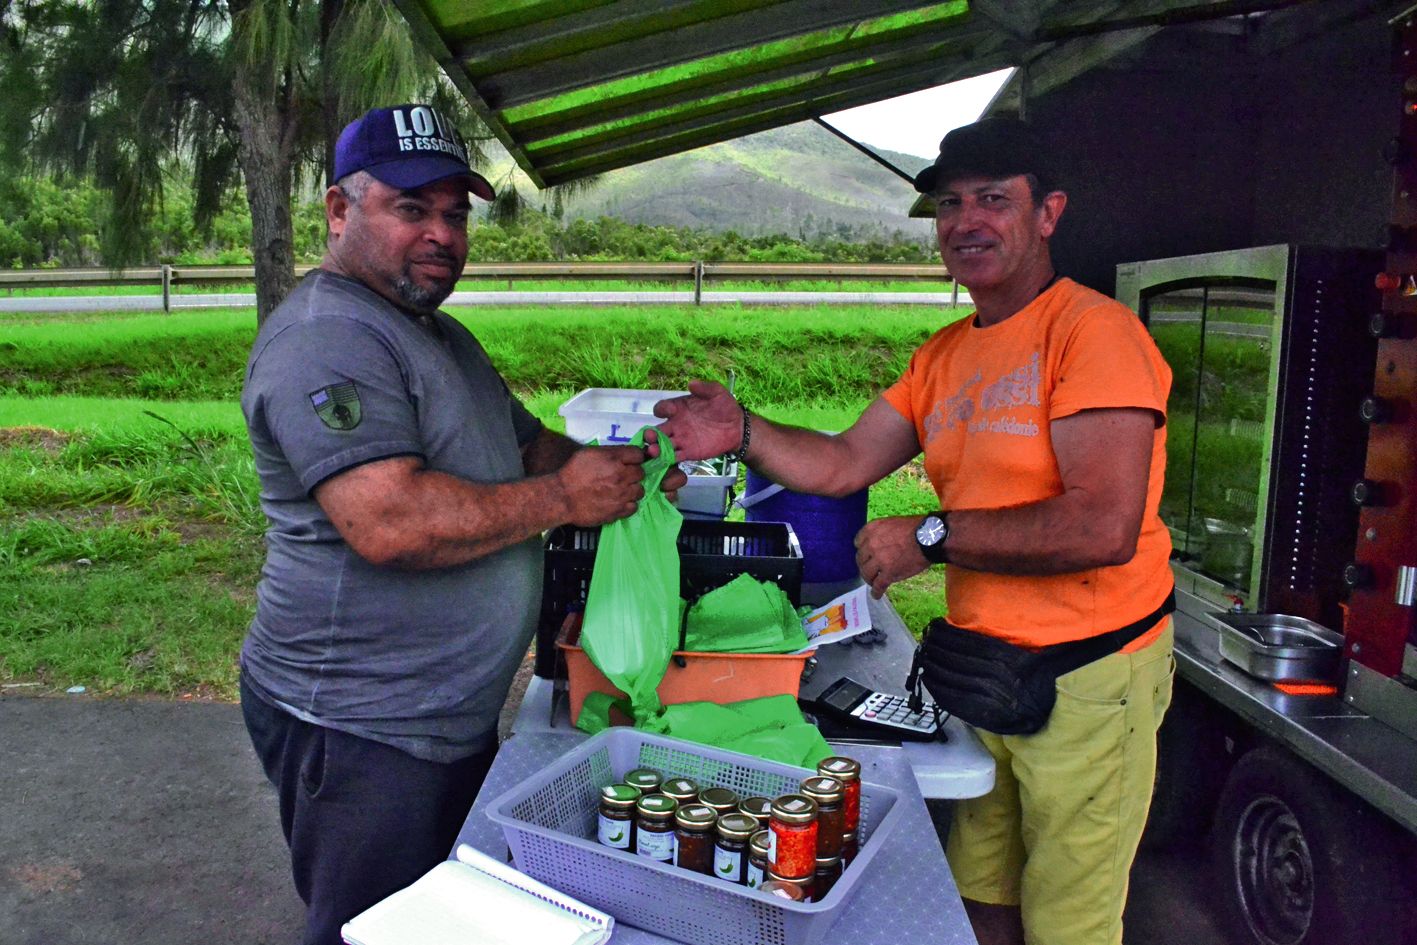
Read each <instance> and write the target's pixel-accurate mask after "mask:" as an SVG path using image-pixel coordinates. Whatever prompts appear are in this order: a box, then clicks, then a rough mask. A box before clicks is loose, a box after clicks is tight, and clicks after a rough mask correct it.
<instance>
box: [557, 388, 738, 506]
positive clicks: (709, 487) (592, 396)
mask: <svg viewBox="0 0 1417 945" xmlns="http://www.w3.org/2000/svg"><path fill="white" fill-rule="evenodd" d="M686 393H688V391H681V390H631V389H629V388H624V387H591V388H588V389H586V390H583V391H581V392H580V393H579V394H577V395H576V396H574V397H572V398H571V399H570V400H568V401H566V402H565V403H564V404H562V405H561V407H560V410H559V411H557V412H558V413H560V414H561V416H563V417H565V418H566V435H567V436H569V437H570V438H571V439H573V440H578V441H580V442H581V443H589V442H590V441H591V440H596V441H597V442H599V443H600V444H601V445H602V446H608V445H610V444H612V443H628V442H630V439H631V437H633V436H634V435H635V434H636V433H637V432H638V431H639V429H640V427H643V426H646V425H658V424H659V423H661V422H662V421H661V420H660V419H659V418H658V417H656V416H655V415H654V405H655V403H657V402H658V401H661V400H664V399H665V398H666V397H680V396H683V395H684V394H686ZM684 471H685V472H689V470H687V469H685V470H684ZM737 481H738V464H737V463H733V464H731V465H730V466H729V467H728V469H727V470H726V471H725V472H724V473H723V474H722V475H690V476H689V482H688V484H687V485H685V486H684V488H682V489H680V490H679V501H678V502H677V503H675V504H676V505H677V506H678V508H679V511H681V512H683V513H684V514H685V515H687V516H689V517H691V518H714V519H721V518H723V517H724V515H725V514H726V513H727V511H728V501H729V498H730V492H731V490H732V489H733V486H734V484H735V483H736V482H737Z"/></svg>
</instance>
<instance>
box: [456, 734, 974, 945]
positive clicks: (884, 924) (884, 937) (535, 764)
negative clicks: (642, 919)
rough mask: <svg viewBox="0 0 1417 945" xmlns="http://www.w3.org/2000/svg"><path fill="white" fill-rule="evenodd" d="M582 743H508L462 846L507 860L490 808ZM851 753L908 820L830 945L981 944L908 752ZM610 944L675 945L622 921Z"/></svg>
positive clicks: (548, 738) (571, 737)
mask: <svg viewBox="0 0 1417 945" xmlns="http://www.w3.org/2000/svg"><path fill="white" fill-rule="evenodd" d="M585 737H586V736H584V735H582V734H581V733H579V732H574V731H573V730H569V729H568V730H566V734H560V733H554V734H553V733H550V732H538V733H529V732H523V733H520V734H515V735H513V736H512V737H511V738H510V739H508V740H507V741H506V742H505V743H504V744H503V745H502V748H501V750H500V751H498V753H497V760H496V762H495V763H494V764H493V765H492V770H491V772H489V774H488V776H487V781H486V783H484V784H483V786H482V791H481V793H480V794H479V795H478V797H477V803H475V804H474V805H473V807H472V810H471V812H469V814H468V816H467V820H466V821H465V822H464V823H463V827H462V831H461V832H460V833H459V834H458V842H459V843H467V844H469V845H471V846H473V847H475V848H476V849H478V850H481V851H482V852H484V853H486V854H488V855H489V856H493V857H496V858H498V859H502V860H505V859H506V858H507V856H508V853H507V844H506V842H505V840H504V839H503V836H502V832H501V829H500V828H499V827H498V826H497V825H496V824H494V823H492V821H491V820H489V819H488V817H487V816H486V813H485V810H486V807H487V804H488V802H489V801H490V800H492V799H493V798H496V797H498V796H500V795H501V794H502V793H503V792H505V791H508V790H510V789H511V788H513V787H515V786H516V785H517V784H518V783H519V782H520V781H522V780H524V779H525V778H527V777H529V776H531V775H532V774H533V773H535V772H536V771H538V770H540V769H541V768H542V767H543V766H544V765H546V764H548V763H550V762H551V761H552V760H553V759H555V758H558V757H559V756H561V755H562V754H563V753H565V752H567V751H569V750H571V749H572V748H574V747H575V746H576V745H578V744H579V743H580V741H581V740H582V739H584V738H585ZM848 751H849V754H850V755H851V756H852V757H854V758H856V759H857V760H858V761H860V762H861V765H862V776H863V778H864V779H866V780H868V781H872V782H875V783H878V784H883V785H886V786H887V787H891V788H893V789H895V790H896V791H898V792H899V793H900V798H899V800H898V801H897V803H898V804H900V805H902V813H903V815H904V816H903V818H902V819H901V821H900V822H899V823H897V825H896V827H895V829H894V830H893V831H892V833H891V834H890V835H889V836H888V837H886V838H885V845H884V846H883V847H882V848H881V850H880V851H879V852H878V853H877V854H876V856H875V858H874V859H873V860H872V861H871V862H870V863H869V865H868V869H869V870H870V872H869V874H867V875H865V876H863V877H862V878H861V880H860V882H859V886H858V888H857V889H856V892H855V895H854V896H853V897H852V898H851V899H850V900H849V901H848V902H847V903H846V904H845V905H844V906H843V908H842V914H841V916H840V918H839V919H838V920H837V921H836V923H835V924H834V925H833V926H832V929H831V932H830V933H829V934H830V938H831V939H832V940H835V941H844V942H853V943H860V945H868V943H881V945H900V943H910V942H918V943H924V942H929V943H931V945H977V941H976V939H975V937H974V933H973V931H972V930H971V929H970V926H969V920H968V918H967V917H966V916H965V912H964V905H963V904H962V903H961V902H960V897H959V891H958V890H957V889H956V888H955V883H954V877H953V876H951V875H950V871H949V867H948V865H946V863H945V858H944V854H943V852H942V851H941V849H940V845H939V843H938V841H937V840H936V837H935V831H934V828H933V826H932V824H931V822H930V815H929V812H928V811H927V810H926V809H925V801H924V798H923V797H921V794H920V791H919V789H918V788H917V787H916V784H915V777H914V775H913V774H912V772H911V768H910V762H909V760H908V758H907V757H906V755H905V753H904V752H903V751H902V750H901V749H899V748H887V747H868V746H862V745H851V746H850V747H849V749H848ZM611 941H612V942H613V943H615V945H658V943H669V945H672V940H671V939H667V938H664V937H662V936H659V935H655V934H653V933H650V932H646V931H643V930H641V929H637V928H634V927H632V926H628V925H624V924H621V923H619V922H617V923H616V926H615V933H614V935H613V936H612V937H611Z"/></svg>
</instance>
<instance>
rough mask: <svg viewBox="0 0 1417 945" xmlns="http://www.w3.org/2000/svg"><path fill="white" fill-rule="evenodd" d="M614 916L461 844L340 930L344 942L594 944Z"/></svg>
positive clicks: (379, 944) (377, 944)
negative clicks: (447, 857)
mask: <svg viewBox="0 0 1417 945" xmlns="http://www.w3.org/2000/svg"><path fill="white" fill-rule="evenodd" d="M614 924H615V920H614V919H613V918H611V917H610V916H608V915H606V914H605V913H603V912H600V911H598V910H596V909H592V908H590V907H589V906H587V905H584V904H582V903H580V902H577V901H576V900H574V899H572V898H571V897H570V896H567V895H564V894H562V893H559V892H557V891H556V890H554V889H552V888H551V887H549V886H546V885H543V884H542V883H539V882H537V881H536V880H534V879H532V878H531V877H530V876H527V875H525V874H523V873H519V872H518V871H517V870H515V869H513V868H512V867H510V866H507V865H505V864H502V863H498V862H497V861H496V860H494V859H492V858H491V857H489V856H486V855H485V854H482V853H479V852H478V851H476V850H474V849H472V848H471V847H469V846H467V845H466V844H463V845H460V846H459V847H458V850H457V859H456V860H448V861H446V862H443V863H439V864H438V865H437V866H435V867H433V869H431V870H430V871H428V873H426V874H425V875H424V876H423V878H421V879H419V880H418V881H417V882H415V883H414V884H413V885H411V886H409V887H407V888H406V889H401V890H399V891H398V892H396V893H394V894H393V895H392V896H390V897H388V898H387V899H385V900H383V901H382V902H379V903H376V904H375V905H373V906H371V907H370V908H368V909H366V910H365V911H363V912H361V913H360V914H359V915H357V916H355V917H354V918H353V919H351V920H349V922H347V923H345V925H344V928H342V929H341V930H340V934H341V935H342V936H343V938H344V940H345V941H346V942H347V943H349V945H469V943H473V942H476V943H478V945H526V943H528V942H536V943H538V945H599V943H601V942H606V941H609V940H610V933H611V930H612V929H613V928H614Z"/></svg>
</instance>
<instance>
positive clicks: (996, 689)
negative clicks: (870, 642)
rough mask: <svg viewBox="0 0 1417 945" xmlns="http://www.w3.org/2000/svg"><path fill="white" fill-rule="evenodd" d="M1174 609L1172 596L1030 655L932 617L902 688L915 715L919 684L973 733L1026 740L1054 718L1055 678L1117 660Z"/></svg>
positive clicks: (916, 649)
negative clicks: (1106, 629)
mask: <svg viewBox="0 0 1417 945" xmlns="http://www.w3.org/2000/svg"><path fill="white" fill-rule="evenodd" d="M1175 609H1176V591H1175V589H1174V588H1173V589H1172V591H1171V592H1170V593H1169V594H1167V595H1166V599H1165V600H1164V601H1162V602H1161V606H1160V607H1158V608H1156V610H1154V611H1153V612H1151V613H1150V614H1147V615H1146V616H1145V617H1143V618H1141V619H1140V620H1138V621H1136V622H1135V623H1129V624H1127V625H1126V626H1125V627H1122V628H1121V629H1119V630H1113V631H1111V632H1110V633H1103V634H1100V635H1098V636H1095V637H1089V638H1088V639H1086V640H1075V641H1072V642H1069V643H1057V644H1054V645H1053V646H1046V647H1044V648H1042V649H1041V650H1029V649H1025V648H1023V647H1021V646H1015V645H1014V644H1012V643H1006V642H1005V641H1003V640H1000V639H998V638H997V637H990V636H985V635H984V634H982V633H975V632H974V631H972V630H962V629H960V628H959V627H956V626H954V625H953V624H951V623H949V622H948V621H946V620H945V619H943V618H940V617H937V618H936V619H934V620H932V621H930V625H929V626H928V627H926V628H925V634H924V636H922V637H921V638H920V645H919V646H917V647H916V648H915V661H914V663H913V664H912V666H911V668H910V678H909V679H908V680H907V681H906V687H907V688H908V689H909V691H910V692H911V693H912V695H911V701H912V703H913V704H914V705H915V707H916V711H919V706H920V704H921V703H922V701H923V699H922V696H921V692H920V687H921V685H922V684H923V685H924V687H925V688H926V689H928V690H929V691H930V695H931V696H933V697H934V699H935V704H936V705H937V706H939V707H940V708H941V709H943V710H944V711H946V712H949V713H950V714H952V715H957V716H959V717H960V718H961V719H963V720H964V721H966V722H968V723H969V724H970V725H973V726H975V727H976V728H982V729H984V730H986V731H989V732H994V733H995V734H998V735H1031V734H1033V733H1034V732H1036V731H1038V730H1039V729H1041V728H1042V727H1043V725H1044V723H1046V722H1047V721H1048V716H1049V715H1050V714H1051V713H1052V711H1053V702H1054V701H1055V699H1056V698H1057V690H1056V686H1057V682H1058V677H1059V676H1062V675H1065V674H1066V673H1070V672H1072V671H1073V670H1075V669H1078V668H1080V667H1083V666H1086V665H1087V664H1088V663H1091V662H1092V661H1093V660H1097V659H1101V658H1102V657H1104V656H1108V655H1110V654H1112V653H1116V652H1117V651H1118V650H1120V649H1122V647H1124V646H1126V645H1127V644H1128V643H1131V642H1132V641H1133V640H1135V639H1136V638H1137V637H1139V636H1141V635H1142V634H1143V633H1145V632H1146V631H1148V630H1150V629H1151V628H1152V627H1154V626H1156V623H1157V621H1159V620H1160V619H1161V618H1162V617H1165V616H1166V615H1167V614H1169V613H1171V612H1172V611H1173V610H1175Z"/></svg>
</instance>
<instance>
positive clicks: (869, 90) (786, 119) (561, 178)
mask: <svg viewBox="0 0 1417 945" xmlns="http://www.w3.org/2000/svg"><path fill="white" fill-rule="evenodd" d="M956 65H961V64H956ZM1007 65H1008V63H1007V62H1003V61H994V60H989V61H975V62H971V63H969V64H968V66H969V68H968V69H967V70H965V69H960V70H958V71H956V72H952V73H951V72H948V71H946V72H945V73H944V74H942V73H941V72H940V70H938V69H937V70H934V71H922V72H921V73H920V74H917V75H916V76H915V77H914V78H913V79H910V78H907V77H905V76H894V77H891V78H889V79H882V80H881V81H879V82H870V83H852V84H851V85H850V86H848V87H847V88H844V89H842V90H841V91H839V92H837V93H836V94H833V95H828V96H823V97H816V98H812V99H810V100H806V101H797V102H788V103H784V104H782V105H781V106H780V107H778V108H776V109H774V110H773V111H771V112H752V113H749V114H747V115H745V116H741V117H738V118H736V119H734V120H730V121H723V122H722V123H720V124H715V125H709V126H706V127H699V128H694V129H687V130H681V131H680V132H678V133H675V134H672V135H670V136H668V137H660V138H657V139H655V140H652V141H646V142H642V143H640V144H637V145H634V146H631V147H626V148H608V149H604V150H603V151H602V153H598V154H588V153H587V154H581V155H578V156H576V157H574V158H571V159H567V160H564V161H561V162H557V163H552V164H546V165H544V166H543V167H542V173H543V174H544V176H545V177H546V179H547V181H548V182H549V183H552V184H561V183H565V182H566V181H570V180H575V179H577V178H580V177H586V176H588V175H590V174H598V173H601V172H603V171H608V170H614V169H616V168H620V167H627V166H629V165H631V164H637V163H639V162H641V161H648V160H651V159H653V158H657V157H664V156H666V155H669V154H676V153H678V152H680V151H688V150H692V149H694V148H699V147H703V146H705V145H709V144H716V143H717V142H719V141H725V140H727V139H729V138H736V137H741V136H743V135H749V134H753V133H755V132H758V131H766V130H768V129H770V128H777V127H780V126H782V125H788V124H792V123H793V122H797V121H804V120H806V119H809V118H814V117H816V116H817V115H821V114H828V113H831V112H836V111H843V110H845V109H848V108H855V107H856V106H857V105H866V104H869V103H871V102H876V101H880V100H881V99H883V98H888V97H891V96H894V95H905V94H908V93H910V92H918V91H920V90H921V89H928V88H931V87H933V86H935V85H940V84H942V83H944V82H952V81H954V80H956V79H962V78H968V77H970V76H974V75H982V74H984V73H985V72H992V71H994V70H996V69H1002V68H1005V67H1006V66H1007ZM942 68H945V67H942ZM718 117H719V118H723V117H724V116H718ZM921 160H922V161H924V160H925V159H924V158H922V159H921Z"/></svg>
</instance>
